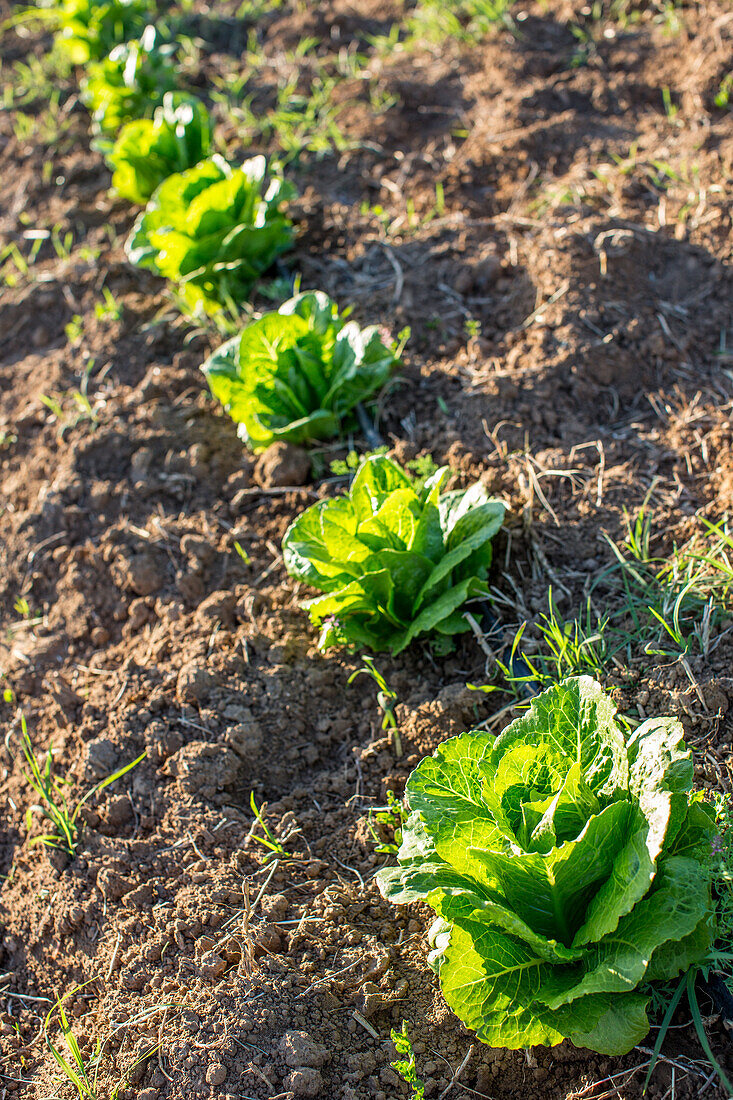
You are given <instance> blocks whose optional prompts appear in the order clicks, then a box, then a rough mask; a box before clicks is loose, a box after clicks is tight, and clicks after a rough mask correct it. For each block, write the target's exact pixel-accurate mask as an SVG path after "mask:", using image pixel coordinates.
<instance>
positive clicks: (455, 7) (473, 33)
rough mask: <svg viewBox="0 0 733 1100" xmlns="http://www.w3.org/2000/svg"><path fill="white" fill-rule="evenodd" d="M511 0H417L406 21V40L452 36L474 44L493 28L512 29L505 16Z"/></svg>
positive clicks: (442, 39) (436, 40)
mask: <svg viewBox="0 0 733 1100" xmlns="http://www.w3.org/2000/svg"><path fill="white" fill-rule="evenodd" d="M512 2H513V0H459V2H458V3H454V4H446V3H444V0H418V3H417V4H416V6H415V8H414V11H413V12H412V13H411V15H410V17H409V18H408V20H407V35H408V37H407V42H406V43H405V45H407V46H408V47H409V46H411V45H418V44H419V43H420V42H421V41H423V42H424V41H425V40H428V41H430V42H444V41H445V40H446V38H453V39H456V40H457V41H459V42H464V43H466V44H467V45H475V44H476V43H477V42H479V41H480V40H481V39H482V38H484V37H485V36H486V35H487V34H489V33H490V32H491V31H493V30H496V28H497V27H501V26H503V27H510V28H513V26H514V24H513V22H512V21H511V17H510V15H509V9H510V8H511V6H512Z"/></svg>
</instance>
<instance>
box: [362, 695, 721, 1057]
mask: <svg viewBox="0 0 733 1100" xmlns="http://www.w3.org/2000/svg"><path fill="white" fill-rule="evenodd" d="M692 782H693V764H692V756H691V754H690V752H689V750H688V749H687V748H686V746H685V743H684V739H683V730H682V727H681V725H680V723H679V722H678V721H677V720H676V719H674V718H651V719H649V720H648V721H646V722H644V723H643V724H642V725H640V726H639V727H638V728H637V729H636V730H635V731H634V733H633V734H632V735H631V736H630V737H628V738H625V737H624V734H623V732H622V729H621V727H620V725H619V723H618V721H617V720H616V709H615V707H614V706H613V703H612V702H611V700H610V699H609V698H608V696H607V695H605V694H604V692H603V691H602V690H601V688H600V686H599V685H598V684H597V683H596V682H595V681H594V680H592V679H591V678H590V677H587V676H583V677H577V678H571V679H567V680H564V681H562V682H561V683H559V684H556V685H554V686H553V687H551V688H549V689H548V690H547V691H544V692H543V693H542V694H541V695H538V696H537V697H536V698H535V699H534V700H533V702H532V704H531V705H530V707H529V709H528V711H527V712H526V713H525V714H524V715H522V716H521V717H520V718H517V719H516V720H515V721H514V722H512V723H511V724H510V725H509V726H508V727H507V728H506V729H505V731H504V732H503V733H502V734H501V736H499V737H498V738H496V740H494V738H493V737H491V736H490V735H489V734H487V733H484V732H479V731H474V732H472V733H464V734H461V735H460V736H459V737H454V738H452V739H451V740H449V741H446V742H445V743H444V744H442V745H441V746H440V747H439V748H438V749H437V751H436V752H435V753H434V755H433V756H432V757H429V758H426V759H425V760H423V761H422V762H421V763H420V764H419V765H418V767H417V768H416V769H415V771H414V772H413V773H412V775H411V776H410V779H409V780H408V783H407V789H406V803H407V806H408V808H409V811H410V815H409V817H408V819H407V821H406V822H405V824H404V826H403V839H402V844H401V847H400V850H399V853H398V866H397V867H393V868H387V869H384V870H382V871H380V873H379V885H380V888H381V890H382V893H383V894H384V896H385V897H386V898H389V899H390V900H391V901H394V902H398V903H404V902H412V901H415V900H418V899H422V900H425V901H427V902H428V904H429V905H430V906H431V907H432V908H433V909H434V910H435V912H436V913H437V914H438V921H437V922H436V924H435V925H434V926H433V930H432V942H433V946H434V950H433V953H432V956H431V961H432V963H433V965H434V966H435V967H436V968H437V969H438V972H439V974H440V982H441V986H442V989H443V994H444V996H445V999H446V1001H447V1003H448V1005H449V1006H450V1007H451V1008H452V1009H453V1011H454V1012H455V1013H456V1015H458V1016H459V1017H460V1018H461V1020H463V1022H464V1023H465V1024H467V1025H468V1027H470V1028H472V1029H473V1030H474V1031H475V1032H476V1034H477V1035H478V1037H479V1038H480V1039H482V1040H483V1041H484V1042H485V1043H488V1044H490V1045H491V1046H501V1047H511V1048H517V1047H526V1046H531V1045H534V1044H542V1045H546V1046H552V1045H554V1044H556V1043H559V1042H561V1041H562V1040H563V1039H566V1038H567V1039H571V1040H572V1041H573V1042H574V1043H575V1044H576V1045H578V1046H583V1047H590V1048H591V1049H592V1050H596V1051H599V1052H600V1053H602V1054H609V1055H610V1054H624V1053H626V1052H627V1051H629V1050H631V1049H632V1047H634V1046H635V1045H636V1044H637V1043H639V1042H640V1041H641V1040H642V1039H643V1038H644V1036H645V1035H646V1034H647V1032H648V1030H649V1021H648V1019H647V1006H648V1003H649V988H648V983H650V982H652V981H655V980H663V981H665V980H669V979H671V978H674V977H675V976H676V975H678V974H680V973H681V972H683V971H686V970H688V968H690V967H691V966H694V965H695V964H698V963H699V962H700V961H701V960H702V959H703V958H704V957H705V955H706V953H707V952H708V949H709V948H710V945H711V941H712V937H713V933H714V919H713V909H712V903H711V887H710V883H711V857H710V852H711V837H712V832H713V816H714V815H713V811H712V807H710V806H709V805H708V804H707V803H704V802H702V801H701V798H700V796H698V795H694V794H693V793H692Z"/></svg>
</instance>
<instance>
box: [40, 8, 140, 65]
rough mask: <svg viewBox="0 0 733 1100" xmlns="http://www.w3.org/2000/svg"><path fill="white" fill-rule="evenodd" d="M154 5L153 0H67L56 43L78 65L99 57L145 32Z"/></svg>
mask: <svg viewBox="0 0 733 1100" xmlns="http://www.w3.org/2000/svg"><path fill="white" fill-rule="evenodd" d="M153 6H154V5H152V4H151V3H150V2H149V0H63V2H62V3H61V4H60V5H59V9H58V15H57V19H58V27H59V30H58V34H57V36H56V44H57V46H58V47H59V49H61V51H62V52H63V53H65V54H66V56H67V57H68V59H69V60H70V61H71V63H72V64H74V65H85V64H86V62H87V61H99V60H101V59H102V58H103V57H106V56H107V54H108V53H109V52H110V50H112V49H114V47H115V46H117V45H119V44H120V43H121V42H127V41H129V40H130V39H131V38H137V36H138V35H139V34H141V33H142V32H143V30H144V29H145V25H146V23H147V22H148V20H149V17H150V15H151V12H152V9H153Z"/></svg>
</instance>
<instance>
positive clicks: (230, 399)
mask: <svg viewBox="0 0 733 1100" xmlns="http://www.w3.org/2000/svg"><path fill="white" fill-rule="evenodd" d="M396 364H397V360H396V359H395V348H394V347H392V346H388V345H387V344H385V342H384V339H383V337H382V336H381V334H380V332H379V329H377V328H376V326H374V327H371V328H366V329H360V328H359V326H358V325H357V324H356V322H355V321H346V320H345V319H344V318H343V317H340V316H339V312H338V309H337V307H336V303H335V302H333V301H331V299H330V298H329V297H328V296H327V295H326V294H323V293H321V292H320V291H311V292H310V293H304V294H298V295H296V297H294V298H291V299H290V300H289V301H288V302H285V303H284V305H282V306H280V308H279V310H277V311H274V312H272V313H266V314H265V315H264V316H263V317H260V318H259V320H257V321H253V322H252V323H251V324H249V325H247V327H246V328H245V329H244V331H243V332H242V334H241V335H240V336H236V337H234V338H233V339H232V340H227V342H226V343H225V344H223V345H222V347H220V348H219V349H218V351H216V352H215V353H214V354H213V355H212V356H211V357H210V358H209V359H208V360H207V361H206V362H205V363H204V365H203V367H202V369H203V372H204V374H205V375H206V379H207V381H208V383H209V386H210V388H211V392H212V393H213V395H214V397H216V398H218V400H219V401H221V403H222V404H223V405H224V406H225V408H226V410H227V412H228V413H229V415H230V416H231V418H232V420H234V421H236V422H237V423H238V424H239V425H240V429H239V433H240V435H241V437H242V438H243V439H244V440H245V441H246V442H247V443H248V445H249V446H250V447H251V448H252V450H254V451H261V450H264V448H265V447H267V446H269V444H270V443H273V442H274V441H275V440H278V439H284V440H287V441H288V442H290V443H306V442H309V441H311V440H315V439H328V438H330V437H332V436H336V435H339V434H340V433H341V429H342V424H343V421H344V419H345V418H346V417H348V415H349V413H351V412H352V410H353V409H354V407H355V406H356V405H358V404H359V403H360V402H362V401H367V400H368V399H369V398H370V397H373V396H374V395H375V394H376V393H377V391H378V390H380V389H381V388H382V386H383V385H384V384H385V382H386V381H387V379H388V378H389V376H390V374H391V372H392V370H393V369H394V367H395V366H396Z"/></svg>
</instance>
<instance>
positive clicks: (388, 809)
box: [367, 791, 404, 856]
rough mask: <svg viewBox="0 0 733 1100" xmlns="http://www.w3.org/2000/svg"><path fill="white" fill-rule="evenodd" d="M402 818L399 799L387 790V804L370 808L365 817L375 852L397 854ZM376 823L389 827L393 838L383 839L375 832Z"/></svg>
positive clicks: (400, 838)
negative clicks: (390, 839) (391, 839)
mask: <svg viewBox="0 0 733 1100" xmlns="http://www.w3.org/2000/svg"><path fill="white" fill-rule="evenodd" d="M403 820H404V814H403V812H402V805H401V803H400V801H399V799H398V798H397V797H396V796H395V793H394V791H387V805H386V806H377V807H372V808H370V810H369V814H368V817H367V825H368V827H369V832H370V833H371V835H372V840H373V841H374V851H375V852H379V854H380V855H390V856H396V855H397V852H398V851H399V848H400V844H401V843H402V824H403ZM375 823H376V824H375ZM377 825H382V826H384V827H385V828H386V829H391V830H392V834H393V836H394V840H393V841H389V840H383V839H382V837H381V836H380V835H379V833H378V832H377V828H376V826H377Z"/></svg>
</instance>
